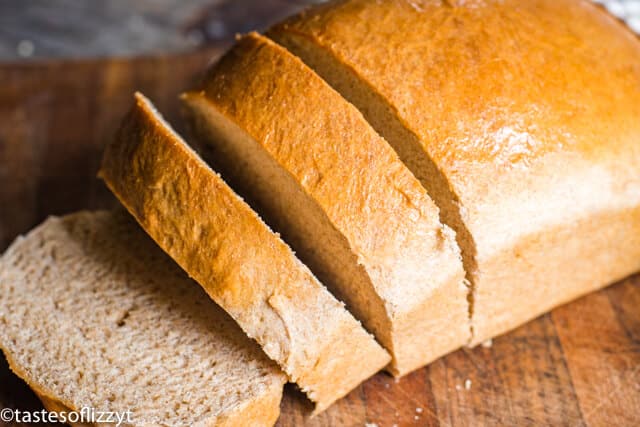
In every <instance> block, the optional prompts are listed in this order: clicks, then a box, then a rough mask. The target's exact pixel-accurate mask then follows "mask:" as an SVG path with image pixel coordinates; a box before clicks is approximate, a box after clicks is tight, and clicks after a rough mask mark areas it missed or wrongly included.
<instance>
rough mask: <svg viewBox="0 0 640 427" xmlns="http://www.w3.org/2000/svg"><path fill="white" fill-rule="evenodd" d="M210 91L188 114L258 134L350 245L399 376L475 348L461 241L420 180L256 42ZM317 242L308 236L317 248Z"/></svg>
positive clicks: (361, 123)
mask: <svg viewBox="0 0 640 427" xmlns="http://www.w3.org/2000/svg"><path fill="white" fill-rule="evenodd" d="M203 89H204V93H203V94H198V93H191V94H187V95H186V97H185V99H186V101H187V106H189V107H190V108H191V109H193V110H199V113H198V114H200V115H202V116H203V117H206V115H207V114H209V115H213V114H220V115H223V116H224V117H225V118H226V119H227V120H228V121H230V122H232V123H233V124H234V125H235V126H237V127H238V128H240V129H242V131H244V132H246V133H247V134H248V135H250V137H251V138H253V139H254V140H255V141H257V143H258V144H259V146H261V148H257V149H264V150H265V151H266V152H268V155H269V156H271V157H272V159H273V160H275V162H277V164H278V165H279V167H281V168H282V169H284V170H285V171H286V173H287V174H289V175H290V176H291V177H292V179H293V180H295V183H296V185H297V186H299V187H301V188H302V190H303V191H304V194H305V195H306V196H307V197H309V198H310V199H311V200H312V201H313V203H315V204H317V205H318V206H319V207H320V208H321V210H322V211H323V212H324V214H325V215H326V217H327V219H328V221H329V222H330V223H331V226H332V227H334V228H335V229H336V230H337V232H339V233H340V234H342V236H344V238H346V241H347V243H348V245H349V247H350V250H351V252H352V253H353V254H355V256H356V257H357V263H358V264H359V265H361V266H362V267H363V268H364V269H365V271H366V274H367V275H368V280H370V283H371V285H369V286H373V288H374V290H375V293H376V294H377V296H378V298H379V299H380V301H381V302H380V304H381V305H383V306H384V308H382V313H385V312H386V313H385V314H383V315H385V316H386V317H387V318H388V321H387V322H386V324H387V325H386V326H384V327H386V328H389V329H390V330H388V331H381V330H379V329H380V327H379V326H377V325H376V326H377V327H374V326H372V323H373V322H372V320H371V319H370V318H367V317H366V316H372V314H371V313H373V308H372V307H370V305H371V304H372V303H371V302H370V301H369V302H368V303H367V304H366V305H367V308H366V309H365V310H370V311H371V312H370V313H364V314H363V311H365V310H361V311H360V312H359V313H358V314H357V315H358V316H359V317H360V319H361V320H362V321H363V322H364V323H365V325H367V326H368V327H369V328H370V330H372V331H373V332H374V333H376V336H377V337H378V339H379V340H380V341H381V342H382V343H383V344H384V345H385V347H386V348H387V349H389V350H390V351H392V352H393V353H394V361H393V364H392V366H391V370H392V371H393V372H394V373H396V374H400V375H401V374H405V373H407V372H409V371H411V370H413V369H416V368H418V367H420V366H423V365H424V364H426V363H428V362H430V361H432V360H434V359H435V358H437V357H439V356H441V355H442V354H444V353H447V352H449V351H452V350H454V349H456V348H458V347H460V346H461V345H464V344H466V343H467V342H468V340H469V328H468V319H467V317H468V310H467V303H466V288H465V286H464V284H463V277H464V272H463V269H462V264H461V262H460V260H459V252H458V249H457V247H456V245H455V242H454V238H453V234H452V233H449V232H448V231H447V230H446V229H445V228H443V226H442V225H441V223H440V221H439V218H438V209H437V207H436V206H435V205H434V203H433V201H432V200H431V199H430V198H429V197H428V196H427V194H426V192H425V190H424V189H423V188H422V186H421V185H420V183H419V182H418V180H417V179H415V177H414V176H413V175H412V174H411V173H410V172H409V170H408V169H407V168H406V167H405V166H404V165H403V164H402V162H401V161H400V160H399V159H398V157H397V155H396V154H395V152H394V151H393V150H392V149H391V147H389V145H388V144H387V143H386V142H385V141H384V140H383V139H382V138H380V137H379V136H378V135H377V134H376V133H375V131H374V130H373V129H372V128H371V127H370V126H369V125H368V124H367V123H366V121H365V120H364V118H363V117H362V115H361V114H360V113H359V112H358V111H357V110H356V109H355V108H354V107H353V106H352V105H350V104H349V103H347V102H346V101H345V100H344V99H343V98H342V97H341V96H340V95H339V94H338V93H337V92H335V91H334V90H332V89H331V88H330V87H329V86H328V85H327V84H326V83H325V82H323V81H322V80H321V79H320V78H319V77H318V76H317V75H316V74H315V73H313V71H312V70H310V69H309V68H308V67H307V66H305V65H304V64H303V63H302V62H301V61H300V60H299V59H297V58H295V57H294V56H292V55H290V54H289V53H288V52H287V51H286V50H284V49H283V48H282V47H280V46H278V45H276V44H275V43H273V42H271V41H270V40H268V39H266V38H264V37H261V36H260V35H258V34H255V33H252V34H249V35H247V36H245V37H243V38H242V39H241V40H240V41H239V42H238V44H237V45H236V46H235V47H234V48H233V50H232V51H231V52H229V53H228V54H227V55H226V56H225V57H224V58H223V59H222V60H221V61H220V62H219V63H218V64H216V65H215V66H214V68H213V69H212V70H211V71H210V72H209V73H208V75H207V76H206V78H205V81H204V84H203ZM203 96H204V97H205V98H206V100H203V99H202V97H203ZM198 98H200V99H198ZM207 110H208V113H207ZM213 110H215V111H213ZM205 120H206V119H205ZM202 133H203V134H205V133H206V132H202ZM210 142H211V141H210ZM277 214H279V215H280V216H285V215H286V214H287V213H286V212H280V213H277ZM284 221H285V222H286V221H287V220H286V219H284ZM312 232H313V231H312V230H307V232H306V233H305V235H307V236H308V238H309V239H312V238H314V237H311V236H310V235H309V233H312ZM316 238H318V239H320V237H316ZM349 286H350V283H348V284H345V285H343V286H341V288H342V289H341V290H340V291H341V292H339V293H340V294H341V297H344V298H345V300H346V301H347V303H348V304H349V305H350V308H352V310H354V312H358V309H359V307H357V304H356V303H353V302H352V300H350V295H349V292H352V293H358V292H362V291H361V290H359V289H349V290H348V291H344V290H343V289H344V288H348V287H349ZM376 320H377V319H376ZM416 322H418V324H416ZM379 323H384V322H379ZM418 325H419V326H424V329H423V328H420V327H418Z"/></svg>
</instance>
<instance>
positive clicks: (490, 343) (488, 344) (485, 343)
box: [481, 338, 493, 348]
mask: <svg viewBox="0 0 640 427" xmlns="http://www.w3.org/2000/svg"><path fill="white" fill-rule="evenodd" d="M481 345H482V347H484V348H491V346H493V340H492V339H491V338H489V339H488V340H486V341H483V342H482V344H481Z"/></svg>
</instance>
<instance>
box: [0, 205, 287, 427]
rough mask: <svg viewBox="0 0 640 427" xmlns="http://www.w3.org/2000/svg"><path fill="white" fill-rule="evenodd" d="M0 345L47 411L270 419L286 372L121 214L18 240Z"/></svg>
mask: <svg viewBox="0 0 640 427" xmlns="http://www.w3.org/2000/svg"><path fill="white" fill-rule="evenodd" d="M0 347H1V348H2V349H3V351H4V353H5V356H6V357H7V360H8V361H9V366H10V367H11V369H12V370H13V371H14V372H15V373H16V374H17V375H18V376H20V377H21V378H23V379H24V380H25V381H26V382H27V383H28V384H29V386H30V387H31V388H33V390H34V391H35V392H36V393H37V394H38V395H39V396H40V397H41V399H42V401H43V403H44V405H45V406H46V407H47V408H48V409H50V410H52V411H80V410H81V409H82V408H85V407H89V408H93V409H94V410H95V411H96V413H97V412H99V411H113V412H119V413H121V414H122V416H124V413H125V412H126V411H131V412H130V414H129V416H130V418H129V419H130V421H132V423H130V424H129V423H127V424H128V425H140V426H142V425H194V426H195V425H198V426H205V425H207V426H237V425H252V426H253V425H255V426H271V425H273V424H274V423H275V422H276V419H277V418H278V414H279V412H280V408H279V406H280V399H281V397H282V387H283V384H284V382H285V381H286V377H285V375H284V374H282V373H281V371H280V370H279V369H278V367H277V365H275V364H274V363H273V362H272V361H271V360H269V359H268V358H267V357H266V356H265V355H264V353H262V351H261V350H260V347H259V346H258V345H257V344H256V343H255V342H253V341H251V340H250V339H248V338H247V337H246V336H245V335H244V333H243V332H242V330H241V329H240V328H239V327H238V326H237V325H236V324H235V322H234V321H233V320H232V319H231V318H229V317H228V316H227V314H226V313H224V311H222V310H221V309H220V308H218V307H217V306H216V305H215V304H214V303H213V302H212V301H211V300H210V299H209V298H207V296H206V294H205V293H204V292H203V291H202V290H201V289H200V288H199V287H198V286H196V285H195V284H194V283H193V282H192V281H191V280H190V279H189V278H188V277H187V275H186V274H185V273H184V272H183V271H182V270H181V269H180V268H179V267H178V266H177V265H176V264H175V263H174V262H173V261H172V260H171V259H170V258H169V257H168V256H166V255H165V254H164V253H163V252H162V251H161V250H160V249H159V248H158V247H157V246H156V245H155V244H154V243H153V241H151V239H149V238H148V237H147V236H146V235H145V234H144V232H143V231H142V230H140V229H139V228H138V226H137V224H135V222H134V221H133V220H131V219H130V218H129V217H128V215H126V213H123V212H119V213H113V212H106V211H97V212H79V213H75V214H71V215H68V216H65V217H62V218H57V217H50V218H49V219H47V220H46V221H45V222H44V223H43V224H41V225H40V226H38V227H37V228H36V229H34V230H33V231H31V232H30V233H29V234H28V235H27V236H26V237H19V238H18V239H16V241H15V242H14V243H13V244H12V245H11V247H10V248H9V249H7V251H6V252H5V254H4V255H3V256H2V258H1V259H0ZM85 421H88V420H85Z"/></svg>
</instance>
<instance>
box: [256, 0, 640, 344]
mask: <svg viewBox="0 0 640 427" xmlns="http://www.w3.org/2000/svg"><path fill="white" fill-rule="evenodd" d="M374 23H375V24H374ZM268 34H269V36H270V37H272V38H273V39H275V40H276V41H278V42H279V43H281V44H283V45H284V46H286V47H287V48H288V49H289V50H290V51H292V52H293V53H295V54H296V55H298V56H299V57H300V58H302V59H303V60H304V61H305V62H306V63H307V64H308V65H310V66H311V68H313V69H314V70H315V71H317V72H318V73H319V74H320V75H321V76H322V77H323V78H324V79H325V80H326V81H328V82H329V83H330V84H331V85H332V86H333V87H334V88H336V89H337V90H338V91H339V92H340V93H341V94H342V95H343V96H345V97H346V98H347V99H348V100H350V101H351V102H352V103H353V104H354V105H356V106H357V107H358V108H359V109H360V110H361V111H362V112H363V114H364V116H365V117H366V118H367V120H368V121H369V122H370V123H371V124H372V125H373V127H374V128H375V129H376V130H377V131H378V132H379V133H380V134H381V135H383V136H384V137H385V138H386V139H387V140H388V141H389V142H390V143H391V145H392V146H393V147H394V148H395V150H396V151H397V152H398V154H399V156H400V158H402V160H403V161H404V162H405V163H406V164H407V165H408V166H409V168H410V169H411V170H412V171H413V173H414V174H415V175H416V176H417V177H418V178H419V179H420V180H421V182H422V183H423V185H424V186H425V187H426V188H427V190H428V192H429V194H430V195H431V196H432V197H433V198H434V200H435V202H436V204H438V206H439V207H440V209H441V211H442V215H443V219H444V221H445V223H447V224H449V225H450V226H452V227H453V228H454V229H455V230H456V233H457V236H458V242H459V244H460V246H461V248H462V253H463V259H464V262H465V268H466V270H467V273H468V275H469V278H470V282H471V283H472V289H473V292H472V294H471V298H470V301H471V302H472V310H471V311H472V327H473V332H474V338H473V343H479V342H482V341H484V340H486V339H488V338H490V337H493V336H495V335H498V334H501V333H503V332H506V331H508V330H510V329H512V328H514V327H516V326H518V325H520V324H522V323H523V322H525V321H527V320H529V319H532V318H534V317H536V316H538V315H539V314H541V313H543V312H545V311H547V310H549V309H551V308H553V307H554V306H556V305H558V304H562V303H564V302H567V301H568V300H571V299H573V298H575V297H577V296H579V295H582V294H584V293H586V292H590V291H592V290H594V289H597V288H599V287H601V286H604V285H606V284H609V283H612V282H614V281H616V280H618V279H620V278H622V277H624V276H626V275H628V274H631V273H632V272H634V271H637V270H638V269H639V268H640V233H638V229H639V228H640V175H639V174H638V167H639V166H638V165H640V150H639V149H638V147H639V145H638V135H640V120H638V117H640V65H639V64H640V41H639V40H638V39H637V37H635V35H633V34H631V33H630V32H629V31H628V29H626V28H624V26H623V25H622V24H620V23H619V22H616V20H615V19H614V18H612V17H610V16H608V15H607V14H606V13H604V12H603V11H602V10H599V9H598V8H597V7H595V6H594V5H592V4H589V3H588V2H581V1H576V0H540V1H526V2H522V1H520V0H507V1H493V0H491V1H483V2H463V1H453V2H417V3H414V2H374V1H367V0H348V1H342V2H332V3H331V5H326V6H319V7H316V8H312V9H310V10H308V11H306V12H304V13H302V14H301V15H299V16H297V17H294V18H291V19H289V20H288V21H285V22H284V23H283V24H281V25H278V26H276V27H275V28H274V29H272V30H271V31H270V32H269V33H268Z"/></svg>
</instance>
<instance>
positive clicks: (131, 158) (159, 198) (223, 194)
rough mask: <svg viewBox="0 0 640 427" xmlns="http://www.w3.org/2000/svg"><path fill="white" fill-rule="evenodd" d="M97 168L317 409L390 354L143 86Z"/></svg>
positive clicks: (163, 245) (151, 232) (379, 365)
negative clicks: (173, 123)
mask: <svg viewBox="0 0 640 427" xmlns="http://www.w3.org/2000/svg"><path fill="white" fill-rule="evenodd" d="M100 175H101V177H102V178H103V179H104V180H105V182H106V183H107V185H108V186H109V188H110V189H111V190H112V191H113V192H114V194H115V195H116V196H117V197H118V198H119V199H120V201H121V202H122V203H123V204H124V206H126V207H127V209H128V210H129V211H130V212H131V214H132V215H133V216H134V217H135V218H136V219H137V220H138V222H139V223H140V224H141V225H142V227H143V228H144V229H145V230H146V231H147V232H148V233H149V235H151V237H152V238H153V239H154V240H155V241H156V242H157V243H158V244H159V246H160V247H161V248H162V249H164V250H165V251H166V252H167V253H168V254H169V255H171V257H172V258H174V259H175V260H176V261H177V262H178V264H179V265H180V266H182V268H184V269H185V270H186V271H187V272H188V273H189V275H190V276H191V277H193V278H194V279H195V280H196V281H198V282H199V283H200V285H202V287H203V288H204V289H205V290H206V291H207V293H208V294H209V295H210V296H211V298H213V300H214V301H216V302H217V303H218V304H219V305H220V306H221V307H222V308H223V309H225V310H226V311H227V312H228V313H229V314H230V315H231V317H233V318H234V319H235V320H236V321H237V322H238V324H239V325H240V327H241V328H242V329H243V330H244V331H245V332H246V333H247V335H249V336H250V337H251V338H254V339H255V340H256V341H257V342H258V343H259V344H260V345H261V346H262V348H263V349H264V351H265V352H266V353H267V355H268V356H269V357H270V358H271V359H273V360H274V361H276V362H277V363H278V364H279V365H280V366H281V367H282V369H283V370H284V371H285V372H286V373H287V374H288V375H289V378H290V379H291V380H292V381H293V382H295V383H297V384H298V385H299V386H300V387H301V388H302V390H303V391H305V392H306V393H307V394H308V396H309V398H310V399H311V400H313V401H314V402H316V411H322V410H323V409H325V408H326V407H327V406H329V405H330V404H331V403H332V402H334V401H335V400H336V399H339V398H340V397H342V396H344V395H345V394H347V393H348V392H349V391H350V390H352V389H353V388H354V387H356V386H357V385H358V384H359V383H360V382H362V381H363V380H365V379H367V378H368V377H370V376H371V375H373V374H374V373H376V372H377V371H378V370H380V369H381V368H382V367H384V366H385V365H386V364H387V363H388V362H389V360H390V357H389V355H388V353H387V352H386V351H385V350H383V349H382V347H380V345H379V344H378V343H376V342H375V340H374V338H373V337H372V336H371V335H369V334H368V333H367V332H366V331H365V330H364V328H363V327H362V326H361V325H360V323H359V322H358V321H356V320H355V319H354V318H353V316H352V315H351V314H349V312H348V311H347V310H346V309H345V308H344V306H343V304H342V303H340V302H338V301H337V300H336V299H335V298H334V297H333V296H332V295H331V294H330V293H329V291H327V289H326V288H325V287H324V286H322V285H321V284H320V283H319V282H318V280H317V279H316V278H315V277H314V276H313V274H312V273H311V272H310V271H309V270H308V268H307V267H305V266H304V265H303V264H302V263H301V262H300V261H299V260H298V259H297V258H296V257H295V256H294V254H293V252H292V251H291V249H289V247H288V246H287V245H286V244H285V243H284V242H283V241H282V240H280V238H279V237H278V236H276V235H275V234H274V233H273V232H272V231H271V230H270V229H269V228H268V227H267V226H266V225H265V224H264V223H263V222H262V220H261V219H260V218H259V217H258V215H257V214H256V213H255V212H254V211H253V210H252V209H251V208H250V207H249V206H248V205H247V204H246V203H245V202H244V201H242V200H241V199H240V198H239V197H238V196H237V195H236V194H235V193H234V192H233V190H231V188H229V187H228V186H227V184H226V183H225V182H224V181H223V180H222V179H221V178H220V177H219V176H218V175H216V174H215V173H214V172H213V171H212V170H211V169H210V168H209V167H208V166H207V165H206V164H205V163H204V162H203V161H202V160H201V159H200V157H199V156H198V155H197V154H196V153H195V152H194V151H193V150H191V149H190V148H189V146H188V145H187V144H186V143H185V142H184V141H183V140H182V139H181V138H180V137H179V136H178V135H177V134H176V133H175V132H174V131H173V130H172V129H171V128H170V127H169V125H168V124H166V123H165V122H164V121H163V120H162V118H161V117H160V116H159V115H158V113H157V112H156V111H155V110H154V108H153V106H152V105H151V104H150V103H149V101H148V100H147V99H146V98H144V97H143V96H142V95H140V94H137V95H136V99H135V104H134V106H133V108H132V109H131V111H130V113H129V114H128V116H127V117H126V118H125V119H124V121H123V123H122V126H121V128H120V130H119V132H118V134H117V135H116V137H115V139H114V140H113V142H112V143H111V144H110V145H109V146H108V147H107V149H106V150H105V153H104V158H103V163H102V169H101V172H100Z"/></svg>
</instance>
